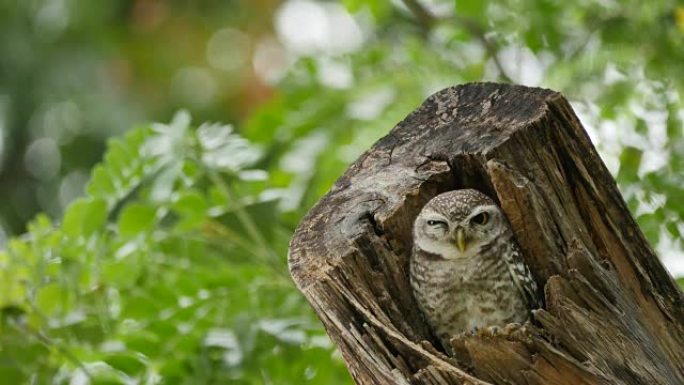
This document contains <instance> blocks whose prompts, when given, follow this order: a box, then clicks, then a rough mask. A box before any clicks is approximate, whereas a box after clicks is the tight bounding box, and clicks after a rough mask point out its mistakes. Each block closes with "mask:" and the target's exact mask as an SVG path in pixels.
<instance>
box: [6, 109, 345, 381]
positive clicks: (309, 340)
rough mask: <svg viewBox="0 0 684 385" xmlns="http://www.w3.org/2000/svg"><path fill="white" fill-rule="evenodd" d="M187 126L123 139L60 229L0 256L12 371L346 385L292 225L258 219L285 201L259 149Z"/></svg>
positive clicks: (220, 128) (209, 128) (44, 230)
mask: <svg viewBox="0 0 684 385" xmlns="http://www.w3.org/2000/svg"><path fill="white" fill-rule="evenodd" d="M189 123H190V120H189V116H188V115H187V114H186V113H179V114H178V115H177V116H176V118H175V119H174V121H173V122H172V123H171V124H170V125H160V124H155V125H152V126H151V127H143V128H139V129H136V130H133V131H131V132H130V133H128V134H127V135H126V137H124V138H122V139H115V140H112V141H111V142H110V143H109V147H108V151H107V153H106V155H105V160H104V162H103V163H101V164H100V165H98V166H97V167H96V168H95V169H94V171H93V175H92V178H91V181H90V183H89V184H88V194H87V195H86V196H85V197H83V198H81V199H78V200H76V201H74V202H73V203H72V204H71V205H70V206H69V207H68V209H67V210H66V213H65V214H64V218H63V221H62V222H61V224H60V225H56V226H55V225H53V224H52V223H50V221H49V220H48V219H47V218H46V217H44V216H40V217H38V218H37V219H36V220H34V221H33V222H32V223H31V225H30V231H29V233H28V234H27V236H26V237H24V238H22V239H15V240H13V241H12V242H11V243H10V244H9V247H8V250H7V251H6V252H4V253H3V254H2V255H0V266H1V267H2V273H1V274H2V279H0V309H2V319H1V321H2V322H1V323H0V339H1V342H2V343H1V345H0V346H2V348H0V362H3V363H9V365H7V364H3V365H2V366H0V368H1V369H0V370H1V371H2V373H3V374H4V377H3V380H7V379H10V380H11V381H10V383H17V384H19V383H28V382H31V383H36V384H69V383H74V381H83V380H85V379H88V381H90V383H93V384H110V383H111V384H123V383H131V382H138V383H145V384H155V383H165V384H191V383H192V384H198V383H199V384H223V383H228V382H230V383H240V384H257V383H258V384H261V383H263V382H264V381H266V382H270V383H278V384H302V383H326V384H335V383H346V381H347V380H346V379H347V378H348V376H347V374H346V372H345V370H344V368H343V367H342V365H341V363H340V362H339V361H337V360H330V359H329V358H328V357H329V356H330V354H331V346H330V343H329V342H328V340H327V338H326V337H325V334H324V333H323V331H322V330H321V328H320V326H319V324H318V323H317V322H316V321H315V320H314V319H313V317H312V316H311V314H310V313H309V311H308V308H307V306H308V305H306V304H305V302H304V300H303V299H302V297H301V296H300V295H299V294H298V293H297V292H296V290H295V289H294V287H293V286H292V284H291V282H290V281H289V279H288V278H287V275H286V274H287V273H286V268H285V262H284V257H283V256H284V249H285V247H284V245H285V244H286V242H287V238H288V236H289V232H288V230H286V229H284V228H282V225H281V224H279V223H278V220H277V219H275V218H274V219H275V220H274V221H272V222H269V223H268V227H269V229H268V231H265V230H266V229H264V228H263V224H261V223H260V224H257V223H255V222H254V221H253V217H254V216H255V215H257V214H255V213H258V212H259V210H263V208H267V209H272V208H273V207H272V204H270V200H269V198H263V197H261V196H260V195H262V193H263V192H264V191H266V187H267V183H265V182H263V181H260V182H259V183H255V182H254V181H252V180H250V179H249V178H245V176H246V175H247V176H250V175H251V176H252V179H253V176H254V175H255V174H258V175H259V176H260V177H261V179H264V178H266V179H267V178H268V174H267V173H265V172H264V171H261V170H258V169H251V168H250V167H252V166H253V165H254V164H255V163H257V162H258V161H259V159H260V157H261V151H260V149H259V148H258V147H257V146H255V145H253V144H252V143H250V142H248V141H247V140H245V139H243V138H242V137H240V136H239V135H237V134H235V133H234V132H233V131H232V128H231V127H230V126H224V125H217V124H204V125H201V126H200V127H199V128H198V129H193V128H191V127H190V126H189ZM238 185H239V186H240V188H237V186H238ZM246 187H249V188H246ZM273 247H277V250H275V249H273ZM313 362H315V363H316V364H315V365H312V364H311V363H313ZM79 379H81V380H79Z"/></svg>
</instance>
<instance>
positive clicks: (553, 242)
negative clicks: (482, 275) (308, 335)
mask: <svg viewBox="0 0 684 385" xmlns="http://www.w3.org/2000/svg"><path fill="white" fill-rule="evenodd" d="M457 188H475V189H478V190H480V191H482V192H484V193H485V194H487V195H489V196H490V197H492V198H493V199H494V200H496V201H497V202H498V203H499V204H500V206H501V207H502V209H503V210H504V212H505V213H506V215H507V217H508V219H509V221H510V222H511V225H512V227H513V230H514V232H515V235H516V239H517V240H518V243H519V244H520V247H521V249H522V250H523V253H524V257H525V260H526V262H527V264H528V265H529V267H530V269H531V271H532V273H533V275H534V277H535V280H536V281H537V283H538V284H539V286H540V287H543V288H544V298H543V300H544V303H545V305H544V307H543V308H542V309H538V310H536V311H535V312H534V321H533V322H531V323H527V324H526V325H524V326H522V327H519V328H510V329H506V330H505V331H503V332H501V333H499V334H498V335H491V334H484V333H483V334H476V335H472V336H461V337H460V338H457V339H456V340H454V341H453V343H454V347H455V348H456V352H457V354H456V356H455V357H448V356H446V355H445V354H444V353H443V352H442V351H440V350H439V349H438V348H436V346H439V345H438V344H437V343H436V340H435V339H434V337H433V336H432V335H431V331H430V330H429V328H428V327H427V326H426V324H425V323H424V322H423V320H422V318H421V315H420V313H419V311H418V308H417V306H416V303H415V301H414V299H413V296H412V294H411V288H410V286H409V280H408V264H409V257H410V253H411V246H412V234H411V229H412V225H413V220H414V219H415V217H416V215H417V214H418V212H419V211H420V209H421V208H422V206H423V205H424V204H425V203H426V202H427V201H428V200H429V199H431V198H432V197H433V196H435V195H437V194H439V193H441V192H444V191H448V190H453V189H457ZM288 259H289V261H288V262H289V266H290V272H291V274H292V277H293V278H294V281H295V283H296V284H297V286H298V288H299V289H300V290H301V291H302V293H303V294H304V295H305V296H306V298H307V300H308V301H309V302H310V304H311V305H312V306H313V308H314V310H315V312H316V313H317V315H318V316H319V317H320V319H321V320H322V322H323V324H324V326H325V328H326V331H327V332H328V334H329V335H330V337H331V338H332V339H333V341H334V342H335V343H336V344H337V345H338V346H339V349H340V351H341V353H342V355H343V357H344V360H345V362H346V364H347V367H348V368H349V370H350V372H351V374H352V376H353V378H354V380H355V381H356V382H357V384H367V385H370V384H440V385H444V384H480V385H484V384H521V385H522V384H530V385H531V384H559V385H564V384H568V385H570V384H572V385H576V384H684V328H683V325H684V306H683V304H684V301H683V297H682V293H681V291H680V290H679V288H678V287H677V285H676V283H675V282H674V280H673V279H672V278H671V277H670V276H669V274H668V273H667V272H666V271H665V269H664V268H663V266H662V264H661V263H660V261H659V259H658V258H657V256H656V255H655V253H654V252H653V250H652V248H651V247H650V246H649V244H648V243H647V241H646V239H645V238H644V236H643V234H642V233H641V231H640V230H639V228H638V226H637V224H636V222H635V221H634V219H633V218H632V216H631V215H630V213H629V211H628V209H627V206H626V204H625V202H624V201H623V199H622V196H621V195H620V192H619V191H618V188H617V185H616V183H615V181H614V179H613V178H612V176H611V175H610V173H609V172H608V170H607V169H606V167H605V165H604V164H603V162H602V161H601V159H600V158H599V156H598V154H597V152H596V150H595V148H594V147H593V145H592V144H591V141H590V139H589V137H588V136H587V134H586V132H585V131H584V129H583V128H582V125H581V124H580V122H579V120H578V119H577V117H576V116H575V114H574V112H573V111H572V108H571V107H570V105H569V103H568V102H567V100H566V99H565V98H564V97H563V96H562V95H561V94H559V93H557V92H554V91H551V90H546V89H540V88H528V87H523V86H516V85H505V84H495V83H472V84H466V85H461V86H457V87H451V88H447V89H445V90H442V91H440V92H438V93H436V94H434V95H432V96H431V97H429V98H428V99H427V100H426V101H425V102H424V103H423V104H422V105H421V106H420V107H419V108H418V109H417V110H415V111H414V112H413V113H411V114H410V115H409V116H408V117H407V118H406V119H404V120H403V121H402V122H400V123H399V124H398V125H397V126H396V127H394V128H393V129H392V130H391V132H390V133H389V134H388V135H387V136H385V137H384V138H382V139H381V140H379V141H378V142H377V143H375V144H374V145H373V146H372V148H371V149H369V150H368V151H367V152H366V153H365V154H363V155H362V156H361V157H360V158H359V159H358V160H357V161H356V162H354V163H353V164H352V165H351V166H350V167H349V168H348V169H347V171H346V172H345V173H344V175H343V176H342V177H340V178H339V180H338V181H337V182H336V183H335V185H334V186H333V187H332V189H331V190H330V191H329V192H328V193H327V194H326V195H325V196H324V197H323V198H322V199H321V200H320V201H319V202H318V203H317V204H316V205H315V206H314V207H313V208H312V209H311V211H310V212H309V213H308V214H307V215H306V216H305V217H304V218H303V220H302V221H301V223H300V225H299V227H298V229H297V231H296V232H295V235H294V237H293V238H292V241H291V244H290V254H289V258H288Z"/></svg>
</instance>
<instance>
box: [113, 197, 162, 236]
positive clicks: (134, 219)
mask: <svg viewBox="0 0 684 385" xmlns="http://www.w3.org/2000/svg"><path fill="white" fill-rule="evenodd" d="M156 215H157V209H156V208H155V207H153V206H149V205H146V204H142V203H131V204H129V205H127V206H126V207H125V208H124V209H123V210H122V212H121V215H120V216H119V220H118V222H117V227H118V229H119V233H120V234H121V235H122V236H124V237H130V236H135V235H138V234H140V233H145V232H149V231H151V230H152V229H153V228H154V225H155V222H156Z"/></svg>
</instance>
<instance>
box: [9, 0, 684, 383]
mask: <svg viewBox="0 0 684 385" xmlns="http://www.w3.org/2000/svg"><path fill="white" fill-rule="evenodd" d="M416 7H418V8H416ZM297 9H299V11H298V12H300V13H297V12H295V11H297ZM303 9H304V10H305V11H306V12H304V13H302V12H303V11H302V10H303ZM307 15H308V16H307ZM311 15H314V16H316V18H313V19H312V18H311ZM300 17H301V18H303V19H297V18H300ZM307 17H309V18H308V19H307ZM292 20H295V21H296V22H295V23H292ZM297 20H299V21H297ZM301 20H305V21H307V20H308V22H302V21H301ZM326 20H327V21H326ZM288 22H289V24H288ZM316 23H318V24H316ZM321 23H323V24H321ZM325 23H328V24H327V25H326V24H325ZM288 25H289V27H288ZM292 25H295V26H304V27H306V28H303V29H301V30H300V31H299V33H300V35H303V36H304V37H306V38H308V39H309V40H307V39H304V40H302V41H304V42H305V43H306V42H307V41H308V43H307V44H309V45H308V46H305V45H304V46H303V45H302V44H304V43H301V41H299V42H293V41H294V40H291V39H290V38H288V36H290V35H289V34H290V33H291V32H292V28H293V27H292ZM321 26H322V27H321ZM344 26H346V27H344ZM288 28H290V29H288ZM315 28H319V29H318V30H315ZM321 28H322V29H321ZM325 28H333V29H328V30H326V29H325ZM345 28H346V29H345ZM315 31H318V32H319V33H320V35H315V34H314V32H315ZM325 31H328V32H325ZM330 31H333V32H330ZM0 32H2V33H0V47H2V51H3V53H4V54H3V55H0V132H1V133H2V135H1V136H0V138H2V139H1V140H0V143H1V144H2V145H1V146H0V155H1V157H0V159H1V161H0V188H2V191H3V195H4V198H5V199H3V200H2V202H0V230H1V231H0V239H1V240H3V241H2V242H3V244H4V247H3V248H2V249H3V251H1V252H0V379H2V380H0V382H2V383H8V384H74V383H77V384H132V383H135V384H226V383H230V384H307V383H311V384H350V383H351V379H350V376H349V374H348V373H347V371H346V369H345V367H344V364H343V362H342V360H341V358H340V356H339V354H338V353H337V352H336V350H335V348H334V346H333V344H332V343H331V342H330V340H329V339H328V337H327V336H326V334H325V332H324V330H323V329H322V327H321V324H320V322H319V321H318V320H317V319H316V317H315V315H314V314H313V313H312V311H311V310H310V307H309V305H308V304H307V303H306V301H305V300H304V298H303V297H302V296H301V294H300V293H299V292H298V291H297V290H296V288H295V287H294V284H293V283H292V281H291V280H290V278H289V275H288V272H287V266H286V254H287V245H288V241H289V239H290V237H291V235H292V232H293V231H294V229H295V227H296V225H297V223H298V222H299V220H300V219H301V218H302V216H303V215H304V214H305V213H306V211H307V210H308V209H309V208H310V207H311V206H312V205H313V204H314V203H315V202H316V201H317V200H318V199H319V198H320V197H321V196H322V195H323V194H324V193H325V192H326V191H327V190H328V189H329V188H330V186H331V185H332V184H333V183H334V181H335V180H336V179H337V178H338V177H339V176H340V175H341V174H342V173H343V172H344V170H345V169H346V167H347V166H348V165H349V164H350V163H351V162H352V161H353V160H354V159H356V157H358V156H359V155H360V154H361V153H363V151H365V150H366V149H367V148H369V147H370V146H371V145H372V143H374V142H375V141H376V140H378V139H379V138H381V137H382V136H383V135H385V134H386V133H387V132H388V131H389V130H390V129H391V128H392V127H393V126H394V125H395V124H396V123H397V122H399V121H400V120H401V119H403V118H404V117H405V116H406V115H407V114H408V113H410V112H411V111H412V110H413V109H415V108H416V107H417V106H418V105H419V104H420V103H421V102H422V100H424V99H425V98H426V97H427V96H428V95H430V94H431V93H433V92H435V91H437V90H439V89H441V88H444V87H447V86H451V85H454V84H459V83H464V82H468V81H482V80H489V81H504V82H505V81H512V82H515V83H522V84H526V85H530V86H542V87H548V88H553V89H555V90H558V91H561V92H563V94H564V95H566V96H567V98H568V99H569V100H570V102H571V104H572V105H573V108H574V109H575V110H576V111H577V113H578V115H579V117H580V119H581V121H582V123H583V124H584V126H585V127H586V128H587V130H588V133H589V135H590V137H591V139H592V141H593V142H594V144H595V145H596V147H597V149H598V150H599V152H600V154H601V156H602V157H603V159H604V161H605V162H606V164H607V166H608V168H609V169H610V170H611V172H613V174H614V175H615V177H616V180H617V182H618V185H619V187H620V189H621V191H622V193H623V196H624V197H625V200H626V201H627V203H628V205H629V208H630V210H632V213H633V215H634V216H635V217H636V218H637V220H638V222H639V224H640V226H641V228H642V230H643V231H644V234H645V235H646V236H647V238H648V239H649V241H650V242H651V243H652V245H653V246H654V248H655V249H656V250H657V251H658V252H659V253H660V255H661V257H662V258H663V262H664V263H665V264H666V265H667V266H668V268H670V269H671V271H672V272H673V274H674V275H676V276H678V277H679V276H684V267H683V266H684V264H683V263H682V262H684V261H683V260H682V259H684V252H682V249H683V247H682V231H684V227H682V225H681V223H683V222H682V218H683V217H684V205H683V204H682V203H681V197H682V196H684V187H683V186H684V179H683V177H682V175H684V145H683V144H682V141H681V139H682V137H683V136H684V135H683V134H684V132H683V127H684V125H683V124H682V122H683V121H684V109H683V107H682V102H681V100H682V89H683V88H684V82H683V81H682V79H684V66H682V65H681V63H683V62H684V7H683V6H682V5H681V4H679V3H677V2H674V1H665V0H659V1H650V2H641V1H636V0H635V1H622V2H574V3H573V2H562V1H558V0H542V1H538V0H535V1H532V0H522V1H490V2H481V1H469V0H457V1H446V0H419V1H417V2H416V1H392V2H389V1H356V0H343V1H341V2H337V1H313V0H299V1H296V0H291V1H270V2H269V1H266V2H254V1H246V0H236V1H229V2H223V3H222V2H203V1H198V2H177V1H169V2H161V1H152V0H135V1H123V0H122V1H118V0H117V1H111V2H105V3H97V4H95V3H93V2H92V1H87V0H70V1H58V0H38V1H30V2H29V1H27V2H2V3H0ZM326 33H327V34H328V35H326ZM345 33H346V34H348V35H345ZM314 35H315V36H314ZM226 36H227V37H229V38H232V39H234V40H230V41H228V42H227V43H226V42H224V41H223V40H220V39H221V38H225V37H226ZM316 36H317V37H316ZM321 36H322V37H321ZM325 36H328V37H327V40H325V39H326V38H325ZM344 36H347V38H348V37H349V36H352V37H353V36H356V38H357V40H356V43H354V44H351V43H349V41H352V40H353V39H352V40H348V41H346V40H344V39H345V37H344ZM300 37H301V36H300ZM313 37H316V39H322V40H316V39H313ZM345 41H346V44H348V45H347V46H344V45H340V44H341V43H342V42H345ZM245 42H247V43H245ZM217 44H218V46H219V47H223V49H224V51H218V53H216V52H213V51H212V49H213V48H211V47H216V46H217ZM221 44H223V45H221ZM241 47H242V48H241ZM245 47H247V48H245ZM240 49H246V51H240ZM263 55H265V56H263ZM269 55H270V56H269ZM263 57H266V58H267V60H263V59H259V58H263ZM264 63H266V64H264ZM278 63H280V64H278ZM264 65H266V67H265V68H266V69H268V70H269V71H275V70H277V71H276V72H277V74H276V75H277V76H276V75H272V73H275V72H268V71H266V72H264V71H263V68H262V67H263V66H264ZM269 65H270V66H271V67H269ZM149 121H169V122H170V123H168V124H163V123H142V124H141V123H139V122H149ZM217 122H218V123H217ZM131 127H133V128H131ZM678 282H679V283H680V284H681V283H682V279H681V278H680V279H679V280H678Z"/></svg>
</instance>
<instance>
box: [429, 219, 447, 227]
mask: <svg viewBox="0 0 684 385" xmlns="http://www.w3.org/2000/svg"><path fill="white" fill-rule="evenodd" d="M427 224H428V226H444V227H446V225H447V224H446V222H443V221H436V220H434V219H430V220H428V221H427Z"/></svg>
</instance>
